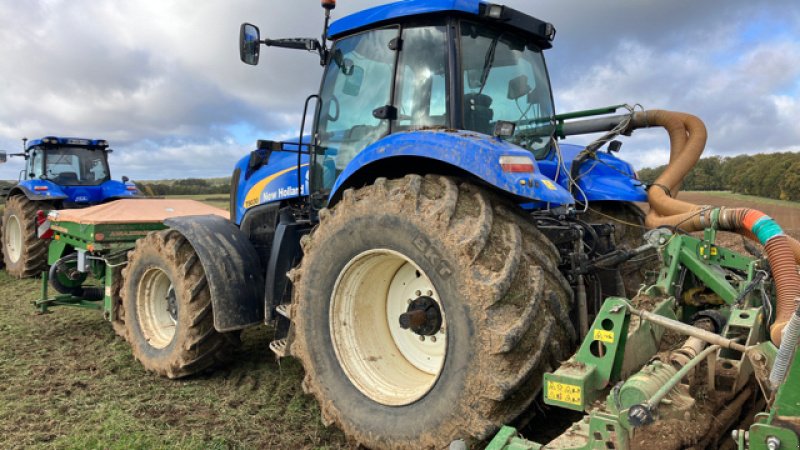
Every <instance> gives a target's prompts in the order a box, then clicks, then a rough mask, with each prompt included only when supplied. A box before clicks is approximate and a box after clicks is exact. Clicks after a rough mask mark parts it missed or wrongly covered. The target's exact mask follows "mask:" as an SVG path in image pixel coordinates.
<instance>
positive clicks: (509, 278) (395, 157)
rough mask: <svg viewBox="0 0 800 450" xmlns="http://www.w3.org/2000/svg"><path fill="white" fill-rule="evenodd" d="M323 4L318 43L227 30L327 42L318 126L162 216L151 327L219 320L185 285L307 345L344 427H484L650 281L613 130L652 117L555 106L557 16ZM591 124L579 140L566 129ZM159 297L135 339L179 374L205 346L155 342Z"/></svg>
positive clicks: (335, 418)
mask: <svg viewBox="0 0 800 450" xmlns="http://www.w3.org/2000/svg"><path fill="white" fill-rule="evenodd" d="M322 6H323V7H324V9H325V16H326V19H325V30H324V33H323V36H322V39H321V40H317V39H263V38H262V37H261V35H260V32H259V29H258V28H257V27H256V26H254V25H251V24H243V25H242V28H241V30H240V52H241V55H240V56H241V58H242V60H243V62H245V63H247V64H251V65H255V64H257V63H258V60H259V51H260V48H261V46H262V45H265V46H271V47H280V48H288V49H298V50H306V51H310V52H312V53H314V54H316V55H319V57H320V62H321V64H322V66H323V75H322V83H321V86H320V89H319V91H318V92H317V93H314V94H313V95H310V96H309V97H308V99H307V101H306V103H305V113H304V117H303V122H302V124H305V123H306V120H305V119H306V115H307V114H313V117H312V118H311V122H312V123H313V127H312V129H311V130H309V132H308V133H306V132H305V129H304V128H303V125H301V128H300V130H299V133H298V138H297V139H296V140H294V141H292V142H274V141H266V140H262V141H259V142H258V143H257V148H256V149H255V150H254V151H252V152H251V153H250V154H249V155H248V156H246V157H244V158H243V159H242V160H240V161H239V162H238V163H237V164H236V167H235V170H234V172H233V177H232V185H231V200H230V201H231V208H230V214H231V216H230V222H229V221H226V220H224V219H221V218H215V217H204V218H196V217H195V218H179V219H170V220H168V221H167V222H166V223H167V225H168V226H169V227H170V228H171V230H173V231H170V233H173V234H164V237H163V238H162V239H161V240H160V241H158V242H160V243H159V244H158V246H160V247H158V248H156V247H155V246H154V247H153V248H149V247H148V245H147V244H146V243H141V245H137V248H136V250H135V251H134V253H133V255H132V258H133V259H134V260H144V259H145V258H150V257H151V256H149V255H152V254H155V253H156V251H160V250H159V249H160V248H162V247H163V248H167V249H168V248H172V247H175V248H176V249H178V248H181V249H184V246H185V241H188V242H189V245H190V246H191V248H192V249H193V253H192V256H191V258H189V260H188V261H187V262H186V263H181V264H179V265H178V266H175V263H171V262H169V261H168V259H169V258H166V259H164V261H165V262H164V267H170V269H169V271H167V270H166V269H165V273H168V274H171V275H169V276H170V277H173V278H174V279H173V278H170V281H169V283H168V284H169V285H170V286H176V288H175V295H173V297H172V298H173V302H172V303H171V304H172V305H173V306H170V308H171V309H170V317H173V322H163V323H164V324H166V325H165V326H169V327H174V326H177V328H175V329H174V331H171V332H172V333H173V334H174V335H175V336H180V335H181V333H193V334H191V336H211V335H213V333H214V330H197V329H195V328H197V327H196V326H193V325H192V324H194V323H197V322H196V321H194V319H193V318H192V317H184V316H183V315H186V314H190V313H188V312H186V311H192V307H191V301H192V300H191V299H192V298H195V297H197V296H198V295H200V296H205V297H204V298H206V297H208V298H210V302H211V304H212V311H213V317H214V328H215V330H216V332H218V333H221V334H223V335H226V336H227V335H229V333H231V332H235V331H236V330H239V329H242V328H244V327H247V326H251V325H255V324H259V323H264V322H267V323H272V322H274V323H275V333H276V339H275V340H274V341H273V342H272V343H271V344H270V348H271V350H273V351H274V352H275V353H276V354H277V355H278V356H280V357H283V356H294V357H296V358H298V359H299V360H300V362H301V363H302V365H303V367H304V368H305V379H304V382H303V388H304V389H305V391H306V392H308V393H310V394H313V395H314V396H315V397H316V398H317V399H318V401H319V404H320V408H321V411H322V416H323V420H324V422H325V423H327V424H336V425H337V426H338V427H340V428H341V429H342V430H343V431H344V432H345V433H346V434H347V435H348V436H350V437H351V438H352V439H353V440H354V441H356V442H358V443H360V444H363V445H365V446H367V447H370V448H413V449H418V448H443V447H446V446H447V445H448V444H449V443H450V442H451V441H453V440H455V439H462V440H464V441H465V442H468V443H471V442H480V441H482V440H484V439H486V438H488V437H489V436H491V434H492V433H493V432H494V431H496V430H497V428H498V427H499V426H500V425H502V424H504V423H510V422H512V421H513V420H514V419H515V418H517V417H519V416H520V415H522V414H523V412H525V411H526V410H528V408H529V407H530V406H531V405H532V403H533V402H534V400H535V399H536V396H537V395H538V392H539V391H540V388H541V379H542V373H543V372H545V371H548V370H551V369H554V368H556V367H558V365H559V364H560V362H561V361H564V360H565V359H566V358H567V357H568V356H569V355H570V354H571V353H572V351H573V350H574V349H575V347H576V345H577V343H578V342H579V341H580V340H581V339H582V338H583V336H585V334H586V333H587V329H588V327H589V324H590V323H591V320H592V319H593V317H594V315H595V314H596V313H597V311H598V310H599V307H600V303H601V301H602V299H603V298H605V297H606V296H608V295H621V296H623V297H624V296H626V291H627V292H630V291H635V290H636V289H637V288H638V286H639V284H640V282H641V281H642V277H643V276H644V273H643V272H645V269H646V267H645V265H644V263H643V261H646V260H647V255H645V254H644V253H645V252H648V251H650V250H648V248H647V247H646V246H644V247H638V246H639V242H640V239H641V236H642V234H643V226H642V225H643V216H642V213H641V211H640V210H639V209H638V208H637V207H636V206H635V202H643V201H646V198H647V196H646V192H645V187H644V186H643V184H642V183H641V182H640V181H639V180H638V179H637V176H636V174H635V172H634V170H633V169H632V167H631V165H630V164H628V163H626V162H624V161H622V160H620V159H619V158H618V157H617V156H616V155H615V153H616V152H617V151H618V150H619V147H620V144H619V142H618V141H614V140H613V139H614V138H615V137H616V136H618V135H621V134H628V133H630V132H631V131H632V130H633V129H634V128H638V127H642V126H647V124H646V123H644V122H645V121H643V120H641V116H640V115H639V114H641V113H640V112H634V111H633V109H632V108H630V110H629V111H627V112H625V113H624V114H616V115H615V114H613V113H614V112H615V111H617V110H618V109H620V108H622V105H620V106H618V107H610V108H604V109H601V110H594V111H583V112H578V113H572V114H561V115H558V114H556V113H555V111H554V105H553V96H552V92H551V88H550V80H549V77H548V72H547V67H546V65H545V59H544V51H545V50H546V49H548V48H550V47H551V46H552V42H553V39H554V37H555V33H556V32H555V28H554V27H553V25H552V24H549V23H547V22H544V21H541V20H538V19H536V18H534V17H531V16H529V15H527V14H525V13H523V12H520V11H517V10H514V9H512V8H509V7H505V6H503V5H498V4H493V3H488V2H485V1H479V0H435V1H431V0H406V1H400V2H396V3H391V4H387V5H384V6H379V7H375V8H371V9H367V10H364V11H361V12H358V13H356V14H353V15H351V16H348V17H345V18H342V19H340V20H338V21H336V22H334V23H332V24H330V26H328V24H329V18H330V13H331V10H332V9H334V7H335V1H333V0H323V1H322ZM589 116H597V117H592V118H589ZM596 132H604V133H605V134H603V136H602V137H601V138H600V139H598V140H597V141H595V142H594V143H592V144H591V145H589V146H585V147H584V146H574V145H567V144H561V143H559V140H560V139H561V138H564V137H566V136H569V135H576V134H583V133H596ZM231 222H232V223H231ZM174 231H177V232H178V233H179V234H180V235H181V236H183V237H182V238H181V239H178V238H174V239H173V238H171V237H170V236H173V235H174ZM176 236H177V235H176ZM155 241H156V240H154V242H155ZM154 245H155V244H154ZM634 246H636V247H637V248H634ZM175 251H178V250H175ZM181 251H183V250H181ZM162 253H163V252H162ZM200 263H202V276H201V275H200V274H199V272H197V271H198V270H200V269H199V268H198V267H200ZM173 266H174V267H173ZM189 268H190V269H191V271H192V273H193V275H192V280H194V281H193V282H192V284H191V286H189V287H186V286H185V284H186V283H184V282H182V281H181V275H180V274H181V273H183V272H185V271H187V270H189ZM128 270H129V271H128V272H127V275H126V278H125V286H124V287H123V289H122V295H123V297H124V298H136V297H137V295H140V294H141V292H140V291H141V289H140V288H139V286H141V285H142V283H144V282H145V281H147V280H145V279H144V278H141V279H137V277H136V276H135V273H139V272H141V273H146V271H145V270H144V269H142V270H140V271H139V272H136V271H133V270H132V269H131V268H130V267H129V269H128ZM165 283H166V282H165ZM181 283H183V284H181ZM165 286H166V284H165ZM177 286H183V287H181V288H180V289H178V287H177ZM170 292H172V291H170ZM142 299H143V300H141V301H142V302H147V300H146V296H144V297H142ZM162 303H163V302H162ZM158 305H159V304H156V303H154V304H153V305H151V306H142V307H141V308H140V307H139V306H137V308H136V310H137V314H140V316H137V317H139V318H138V319H137V320H138V322H136V323H132V324H129V325H130V326H129V329H132V330H133V331H132V332H130V333H129V336H134V337H136V338H135V339H132V341H131V344H132V345H133V346H134V347H135V348H136V349H137V350H136V351H135V353H136V354H142V355H148V356H147V358H141V360H142V361H143V363H144V364H145V366H146V367H147V368H148V369H151V370H154V371H156V372H159V373H162V374H164V375H167V376H175V375H174V374H175V373H179V375H178V376H184V375H187V374H189V373H191V370H189V369H191V368H185V367H183V366H181V365H180V364H181V361H185V360H189V359H191V360H193V361H195V360H197V357H196V356H197V355H195V354H194V353H192V354H189V353H191V352H197V351H200V350H198V348H202V346H200V347H196V348H195V347H192V349H190V348H182V347H181V346H176V345H162V346H154V345H153V344H152V342H157V341H158V340H157V339H156V338H157V337H158V336H157V335H156V334H154V333H156V332H155V331H152V330H151V328H152V327H149V326H147V324H148V323H161V322H159V320H160V319H159V317H161V316H164V313H163V311H162V309H163V305H162V306H158ZM148 311H149V313H148ZM141 314H145V315H147V314H150V315H151V316H152V317H151V319H152V320H150V319H147V318H146V317H145V319H147V320H145V319H142V316H141ZM159 314H160V315H159ZM122 315H124V316H126V317H131V316H130V315H129V314H128V313H127V312H125V313H124V314H122ZM147 317H150V316H147ZM140 323H141V324H144V325H141V324H140ZM172 324H177V325H172ZM182 324H185V325H182ZM148 327H149V328H148ZM181 327H183V328H181ZM181 329H183V330H184V331H181ZM148 330H150V331H148ZM170 330H173V328H170ZM148 336H150V337H148ZM176 339H177V338H176ZM209 339H210V338H209ZM207 342H216V341H213V340H208V341H207ZM215 352H216V350H215V349H212V348H208V349H207V353H206V354H207V355H208V358H206V359H208V360H209V361H210V358H213V357H214V356H213V355H214V354H215ZM209 361H205V362H204V364H203V365H202V367H208V365H209ZM165 366H169V367H173V366H174V367H181V371H179V372H178V371H172V372H171V371H169V370H165V369H164V367H165ZM198 367H199V366H198Z"/></svg>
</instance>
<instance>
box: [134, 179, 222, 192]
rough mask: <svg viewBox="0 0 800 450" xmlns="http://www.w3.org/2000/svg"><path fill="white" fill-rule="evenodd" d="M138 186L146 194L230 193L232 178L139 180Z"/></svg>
mask: <svg viewBox="0 0 800 450" xmlns="http://www.w3.org/2000/svg"><path fill="white" fill-rule="evenodd" d="M136 186H137V187H138V188H139V190H140V191H142V192H143V193H144V194H145V195H149V196H163V195H198V194H229V193H230V191H231V183H230V180H204V179H202V178H186V179H183V180H175V181H137V182H136Z"/></svg>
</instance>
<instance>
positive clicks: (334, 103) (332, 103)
mask: <svg viewBox="0 0 800 450" xmlns="http://www.w3.org/2000/svg"><path fill="white" fill-rule="evenodd" d="M331 106H335V107H336V114H331ZM341 112H342V108H341V106H340V105H339V99H338V98H336V96H335V95H331V98H330V99H329V100H328V111H327V112H326V114H327V115H328V120H329V121H331V122H336V121H337V120H339V113H341Z"/></svg>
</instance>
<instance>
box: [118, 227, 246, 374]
mask: <svg viewBox="0 0 800 450" xmlns="http://www.w3.org/2000/svg"><path fill="white" fill-rule="evenodd" d="M123 278H124V280H125V281H124V286H123V288H122V302H123V307H124V316H123V320H124V324H125V327H126V333H125V334H126V336H125V337H126V338H127V339H128V341H129V342H130V344H131V348H132V349H133V355H134V356H135V357H136V359H138V360H139V361H140V362H141V363H142V365H143V366H144V367H145V369H147V370H149V371H152V372H155V373H157V374H159V375H162V376H165V377H168V378H181V377H185V376H189V375H192V374H195V373H198V372H200V371H203V370H205V369H208V368H210V367H212V366H214V365H215V364H217V363H219V362H222V361H224V360H225V359H226V357H227V356H229V353H230V350H231V347H232V346H234V345H236V344H237V343H238V336H239V333H238V332H233V333H219V332H217V330H216V329H215V328H214V317H213V314H212V311H211V292H210V290H209V287H208V282H207V281H206V276H205V271H204V269H203V265H202V263H201V262H200V259H199V258H198V256H197V253H195V250H194V248H192V246H191V244H190V243H189V241H188V240H187V239H186V238H185V237H184V236H183V235H182V234H180V233H179V232H178V231H175V230H163V231H158V232H152V233H150V234H148V235H147V236H146V237H144V238H142V239H139V240H138V241H137V242H136V248H135V250H133V251H131V252H130V253H129V255H128V265H127V267H126V268H125V269H124V270H123Z"/></svg>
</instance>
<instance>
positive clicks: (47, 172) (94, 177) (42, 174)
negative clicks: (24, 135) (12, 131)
mask: <svg viewBox="0 0 800 450" xmlns="http://www.w3.org/2000/svg"><path fill="white" fill-rule="evenodd" d="M108 152H109V150H108V142H107V141H104V140H92V139H76V138H58V137H46V138H43V139H37V140H33V141H30V142H29V143H28V145H27V146H26V147H25V159H26V164H25V169H24V170H23V172H22V174H21V179H22V180H49V181H52V182H53V183H54V184H56V185H59V186H97V185H100V184H102V183H104V182H106V181H108V180H110V179H111V173H110V171H109V167H108Z"/></svg>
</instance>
